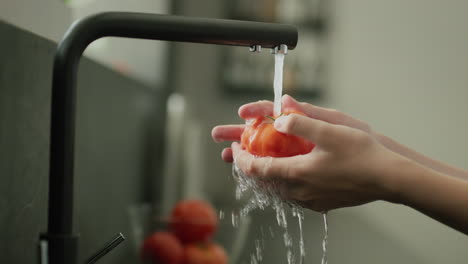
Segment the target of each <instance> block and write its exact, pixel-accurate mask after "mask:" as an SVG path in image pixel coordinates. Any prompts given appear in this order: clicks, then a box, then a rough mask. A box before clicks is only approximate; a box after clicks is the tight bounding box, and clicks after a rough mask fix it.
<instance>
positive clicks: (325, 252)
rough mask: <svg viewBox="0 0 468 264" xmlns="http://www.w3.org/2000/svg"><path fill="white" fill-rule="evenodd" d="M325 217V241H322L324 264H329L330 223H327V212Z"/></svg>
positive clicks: (324, 213)
mask: <svg viewBox="0 0 468 264" xmlns="http://www.w3.org/2000/svg"><path fill="white" fill-rule="evenodd" d="M322 216H323V226H324V234H323V241H322V250H323V255H322V264H327V263H328V260H327V243H328V221H327V212H323V213H322Z"/></svg>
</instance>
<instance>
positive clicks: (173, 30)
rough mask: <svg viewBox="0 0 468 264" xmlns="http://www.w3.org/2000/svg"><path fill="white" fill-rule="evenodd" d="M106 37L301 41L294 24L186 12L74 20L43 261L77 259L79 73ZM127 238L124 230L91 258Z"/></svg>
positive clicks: (58, 87)
mask: <svg viewBox="0 0 468 264" xmlns="http://www.w3.org/2000/svg"><path fill="white" fill-rule="evenodd" d="M102 37H126V38H138V39H153V40H166V41H178V42H195V43H206V44H219V45H232V46H245V47H249V48H250V50H251V51H260V50H261V48H271V49H272V51H273V52H274V53H275V52H287V50H288V49H294V48H295V47H296V44H297V38H298V33H297V29H296V28H295V27H293V26H291V25H284V24H273V23H261V22H250V21H237V20H224V19H209V18H195V17H183V16H170V15H157V14H143V13H127V12H106V13H100V14H96V15H92V16H89V17H86V18H83V19H81V20H79V21H77V22H75V23H74V24H73V25H72V26H71V27H70V29H69V30H68V31H67V32H66V33H65V36H64V38H63V39H62V41H61V42H60V43H59V45H58V47H57V51H56V54H55V60H54V68H53V79H52V112H51V131H50V133H51V134H50V164H49V165H50V167H49V209H48V210H49V211H48V226H47V232H46V233H43V234H41V236H40V245H41V252H42V253H41V256H40V259H41V262H45V263H42V264H46V263H47V264H76V263H77V256H78V247H77V246H78V236H77V234H76V233H74V231H73V228H72V226H73V169H74V168H73V162H74V141H75V105H76V75H77V71H78V65H79V61H80V58H81V56H82V54H83V52H84V50H85V49H86V47H87V46H88V45H89V44H90V43H91V42H93V41H94V40H97V39H99V38H102ZM122 240H123V236H122V235H121V234H120V235H119V236H118V237H117V238H115V239H114V240H112V241H111V242H110V243H109V244H108V245H107V246H106V247H104V248H103V249H102V250H101V251H99V252H98V253H97V254H96V255H95V256H94V257H92V258H90V260H88V263H94V262H95V261H96V260H97V259H98V258H99V257H100V256H102V255H104V254H105V253H106V252H108V251H109V250H111V249H112V248H113V247H115V246H116V245H118V243H120V242H121V241H122Z"/></svg>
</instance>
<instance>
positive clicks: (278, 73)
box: [273, 52, 284, 116]
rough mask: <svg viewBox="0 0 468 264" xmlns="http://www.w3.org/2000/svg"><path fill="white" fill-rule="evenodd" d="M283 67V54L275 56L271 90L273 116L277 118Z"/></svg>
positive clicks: (281, 90)
mask: <svg viewBox="0 0 468 264" xmlns="http://www.w3.org/2000/svg"><path fill="white" fill-rule="evenodd" d="M283 66H284V54H283V53H279V52H278V53H276V54H275V77H274V79H273V89H274V91H275V100H274V108H273V114H274V115H276V116H278V115H280V114H281V96H282V94H283Z"/></svg>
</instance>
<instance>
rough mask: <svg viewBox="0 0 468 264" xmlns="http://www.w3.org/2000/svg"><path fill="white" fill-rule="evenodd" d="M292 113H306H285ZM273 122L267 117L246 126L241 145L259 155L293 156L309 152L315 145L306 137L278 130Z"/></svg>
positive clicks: (289, 112) (290, 111)
mask: <svg viewBox="0 0 468 264" xmlns="http://www.w3.org/2000/svg"><path fill="white" fill-rule="evenodd" d="M292 113H294V114H300V115H304V114H303V113H301V112H298V111H295V110H285V111H284V113H283V115H289V114H292ZM273 119H274V118H273ZM273 122H274V120H272V119H270V118H267V117H261V118H257V119H255V120H254V121H253V123H252V124H249V125H247V126H246V127H245V129H244V132H243V133H242V136H241V146H242V147H243V148H244V149H245V150H247V151H248V152H250V153H251V154H253V155H256V156H259V157H291V156H296V155H302V154H307V153H309V152H310V151H312V149H313V148H314V147H315V144H314V143H312V142H310V141H308V140H306V139H303V138H301V137H298V136H294V135H287V134H284V133H281V132H278V131H276V129H275V128H274V127H273Z"/></svg>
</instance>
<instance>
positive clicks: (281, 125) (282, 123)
mask: <svg viewBox="0 0 468 264" xmlns="http://www.w3.org/2000/svg"><path fill="white" fill-rule="evenodd" d="M274 127H275V129H276V130H277V131H279V132H282V133H285V134H290V135H295V136H298V137H302V138H304V139H307V140H309V141H312V142H314V143H315V144H318V145H322V146H323V145H328V144H329V143H332V142H333V141H334V140H333V138H334V135H337V132H338V131H336V130H337V127H336V126H335V125H333V124H330V123H327V122H324V121H321V120H318V119H313V118H309V117H306V116H303V115H298V114H290V115H287V116H281V117H279V118H277V119H276V120H275V123H274Z"/></svg>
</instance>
